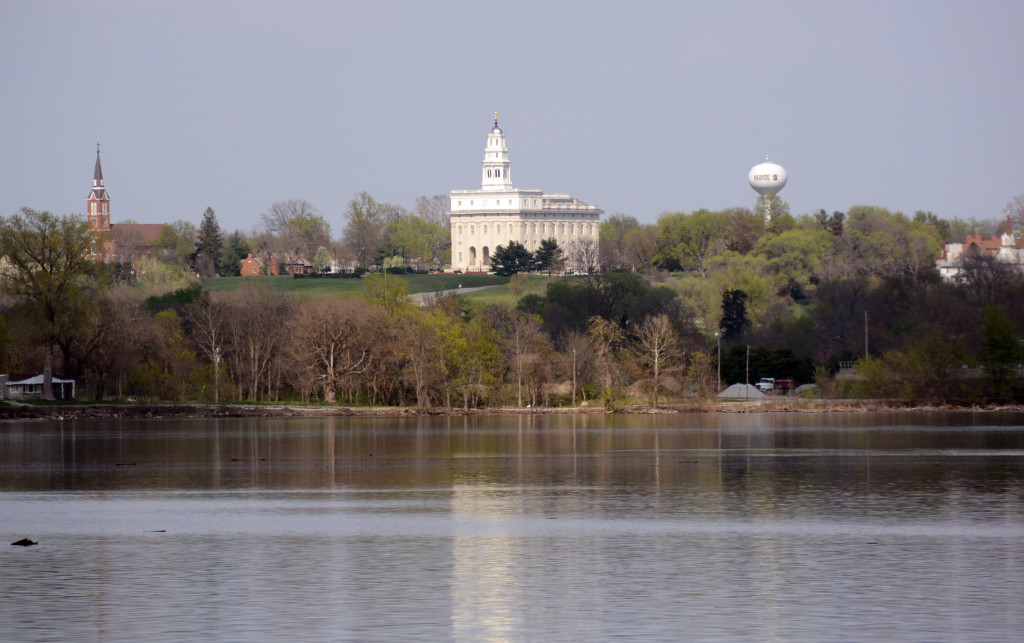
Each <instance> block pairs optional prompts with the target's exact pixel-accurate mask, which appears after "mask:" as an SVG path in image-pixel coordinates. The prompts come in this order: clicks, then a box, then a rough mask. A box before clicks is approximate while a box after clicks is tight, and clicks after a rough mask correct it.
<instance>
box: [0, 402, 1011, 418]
mask: <svg viewBox="0 0 1024 643" xmlns="http://www.w3.org/2000/svg"><path fill="white" fill-rule="evenodd" d="M909 412H971V413H995V412H1024V405H1018V404H1011V405H986V406H962V405H952V404H935V405H930V404H923V405H922V404H910V403H902V402H897V401H893V400H788V399H768V400H753V401H708V402H692V403H686V404H664V405H659V406H658V408H653V407H650V406H628V407H622V408H618V409H614V410H606V409H604V408H601V407H589V406H582V407H552V408H545V407H537V408H519V407H493V408H481V409H468V410H467V409H461V408H459V409H456V408H453V409H445V408H429V409H418V408H416V407H361V406H313V405H304V404H216V405H215V404H69V405H35V404H28V403H16V404H11V403H10V402H8V403H6V404H2V405H0V421H5V420H7V421H10V420H32V419H38V420H77V419H102V418H110V419H148V418H246V417H251V418H272V417H280V418H288V417H408V416H419V415H441V416H468V415H566V414H569V415H572V414H587V415H597V414H601V415H644V414H647V415H650V414H659V415H667V414H679V413H686V414H694V413H700V414H713V413H909Z"/></svg>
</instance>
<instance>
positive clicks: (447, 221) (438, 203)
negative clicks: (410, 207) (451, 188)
mask: <svg viewBox="0 0 1024 643" xmlns="http://www.w3.org/2000/svg"><path fill="white" fill-rule="evenodd" d="M451 204H452V203H451V198H450V197H449V196H448V195H447V194H435V195H434V196H430V197H428V196H418V197H416V208H415V214H416V216H418V217H419V218H421V219H423V220H424V221H426V222H427V223H430V224H433V225H439V226H444V227H446V228H451V227H452V223H451V212H449V209H450V208H451Z"/></svg>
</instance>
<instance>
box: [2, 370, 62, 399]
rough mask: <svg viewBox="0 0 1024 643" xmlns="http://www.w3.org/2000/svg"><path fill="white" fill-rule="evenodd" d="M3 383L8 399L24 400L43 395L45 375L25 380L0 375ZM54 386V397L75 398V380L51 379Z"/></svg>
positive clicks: (4, 393)
mask: <svg viewBox="0 0 1024 643" xmlns="http://www.w3.org/2000/svg"><path fill="white" fill-rule="evenodd" d="M0 382H2V383H3V389H4V390H3V395H4V397H5V398H6V399H11V400H24V399H32V398H41V397H42V396H43V376H42V375H35V376H33V377H29V378H26V379H23V380H13V381H12V380H10V379H9V376H7V375H2V376H0ZM50 382H51V385H52V387H53V397H54V398H56V399H58V400H73V399H74V398H75V380H63V379H60V378H59V377H53V378H51V379H50Z"/></svg>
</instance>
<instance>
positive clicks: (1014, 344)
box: [978, 306, 1021, 400]
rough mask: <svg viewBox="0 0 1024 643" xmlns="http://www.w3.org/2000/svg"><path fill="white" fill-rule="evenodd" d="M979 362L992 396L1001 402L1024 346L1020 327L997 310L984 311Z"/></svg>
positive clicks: (989, 308)
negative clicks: (990, 386) (988, 382)
mask: <svg viewBox="0 0 1024 643" xmlns="http://www.w3.org/2000/svg"><path fill="white" fill-rule="evenodd" d="M978 358H979V360H980V361H981V366H982V368H983V369H984V370H985V373H986V374H987V375H988V377H989V380H990V381H991V383H992V394H993V395H994V396H995V398H996V399H997V400H998V399H1001V398H1002V397H1003V389H1004V387H1005V385H1006V381H1007V380H1008V379H1009V378H1010V375H1011V374H1012V373H1013V371H1014V369H1015V367H1016V366H1017V365H1018V364H1019V363H1020V360H1021V346H1020V333H1019V332H1018V330H1017V326H1016V325H1015V324H1014V323H1013V320H1012V319H1010V318H1009V317H1007V315H1006V313H1004V312H1003V311H1002V310H1000V309H999V308H998V307H996V306H986V307H985V309H984V310H983V311H982V322H981V347H980V350H979V354H978Z"/></svg>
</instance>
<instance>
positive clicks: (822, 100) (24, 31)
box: [0, 0, 1024, 236]
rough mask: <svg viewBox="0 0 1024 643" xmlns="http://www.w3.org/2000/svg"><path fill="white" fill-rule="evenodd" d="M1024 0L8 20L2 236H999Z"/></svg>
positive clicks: (382, 0) (97, 0)
mask: <svg viewBox="0 0 1024 643" xmlns="http://www.w3.org/2000/svg"><path fill="white" fill-rule="evenodd" d="M1022 25H1024V3H1022V2H1020V1H1019V0H1011V1H1006V2H998V1H986V0H981V1H976V2H970V3H967V2H962V1H956V2H947V1H942V0H935V1H927V2H925V1H921V2H918V1H910V0H903V1H892V0H889V1H886V2H854V3H850V2H842V3H840V2H830V1H820V0H819V1H813V2H788V1H786V0H775V1H773V2H764V1H763V0H762V1H758V2H743V1H736V2H706V1H702V2H687V1H680V0H675V1H667V2H661V1H636V0H633V1H630V2H626V1H622V2H611V1H608V0H590V1H586V2H583V1H580V2H569V1H560V0H546V1H541V2H514V1H511V0H507V1H504V2H483V1H480V0H473V1H452V2H445V1H443V0H434V1H426V0H424V1H418V2H413V1H391V0H367V1H357V0H349V1H344V2H305V1H301V0H290V1H284V0H262V1H261V0H245V1H242V0H239V1H230V2H229V1H223V2H218V1H192V0H147V1H146V2H137V1H127V0H94V1H91V2H90V1H56V0H41V1H38V2H28V1H22V0H4V1H3V2H2V3H0V97H2V98H0V115H2V118H0V215H9V214H13V213H15V212H17V211H18V209H20V208H21V207H23V206H27V207H31V208H34V209H37V210H48V211H51V212H54V213H55V214H72V213H84V212H85V204H86V199H87V197H88V194H89V190H90V188H91V183H92V173H93V166H94V163H95V159H96V143H100V144H101V148H100V150H101V155H102V163H103V174H104V179H105V182H106V187H107V189H108V191H109V193H110V195H111V214H112V220H113V222H114V223H115V224H116V223H117V222H118V221H123V220H126V219H132V220H135V221H137V222H140V223H162V222H170V221H175V220H186V221H191V222H193V223H195V224H197V225H198V224H199V222H200V220H201V218H202V214H203V211H204V210H205V209H206V208H207V207H212V208H213V209H214V210H215V212H216V213H217V218H218V220H219V222H220V224H221V227H222V228H224V229H226V230H236V229H238V230H242V231H243V232H250V231H252V230H253V229H255V228H256V227H257V226H258V225H259V217H260V214H261V213H263V212H265V211H266V210H267V209H268V208H269V206H270V205H271V204H273V203H275V202H278V201H284V200H288V199H305V200H306V201H309V202H310V203H311V204H313V206H314V207H316V208H317V210H318V211H319V212H320V213H321V214H322V215H323V216H324V218H325V219H326V220H327V221H328V223H330V224H331V227H332V231H333V232H334V233H335V235H336V236H340V233H341V230H342V228H343V227H344V214H345V211H346V209H347V207H348V202H349V200H351V199H352V198H353V197H354V196H355V195H356V194H358V193H360V192H363V191H365V192H368V193H370V194H371V195H372V196H373V197H374V198H375V199H377V200H378V201H384V202H389V203H395V204H398V205H401V206H404V207H406V208H410V209H411V208H413V206H414V204H415V200H416V198H417V197H418V196H421V195H423V196H430V195H435V194H447V193H448V192H449V191H450V190H453V189H475V188H478V187H479V186H480V164H481V162H482V160H483V151H484V145H485V143H486V134H487V132H488V130H489V129H490V127H491V126H492V124H493V112H494V111H495V110H497V111H498V118H499V121H500V125H501V127H502V129H503V130H504V132H505V134H506V138H507V143H508V148H509V156H510V159H511V163H512V179H513V184H514V186H515V187H520V188H530V189H541V190H545V191H546V192H558V193H568V194H571V195H572V196H574V197H576V198H578V199H580V200H581V201H584V202H586V203H592V204H597V205H598V206H599V207H601V208H602V209H603V210H604V211H605V213H606V214H605V216H607V215H610V214H614V213H622V214H627V215H631V216H634V217H636V218H637V219H638V220H640V221H641V222H642V223H654V222H655V221H656V220H657V218H658V216H659V215H661V214H662V213H664V212H679V211H686V212H691V211H694V210H697V209H700V208H707V209H712V210H716V209H722V208H729V207H737V206H739V207H750V208H752V207H753V206H754V202H755V199H756V197H757V194H756V193H755V192H754V191H753V190H752V189H751V188H750V186H749V185H748V184H747V173H748V171H749V170H750V168H751V167H753V166H754V165H756V164H758V163H760V162H761V161H762V160H763V159H764V157H765V155H766V154H771V159H772V161H774V162H777V163H779V164H781V165H783V166H784V167H785V168H786V171H787V173H788V175H789V182H788V184H787V185H786V187H785V188H784V189H783V191H782V192H781V193H780V195H779V196H780V197H781V198H782V199H783V200H784V201H786V202H787V203H788V204H789V206H790V210H791V212H792V213H793V214H803V213H810V212H816V211H818V210H819V209H825V210H827V211H829V212H832V211H835V210H843V211H845V210H846V209H848V208H850V207H851V206H854V205H876V206H882V207H886V208H889V209H890V210H894V211H896V210H898V211H902V212H905V213H907V214H913V213H914V212H915V211H917V210H925V211H930V212H933V213H935V214H937V215H938V216H940V217H944V218H952V217H960V218H964V219H969V218H975V219H979V220H985V219H996V218H999V217H1001V216H1002V215H1003V211H1004V208H1005V206H1006V204H1007V203H1008V202H1010V201H1011V200H1012V199H1013V197H1014V196H1016V195H1020V194H1024V82H1022V80H1024V38H1021V36H1020V30H1021V28H1022Z"/></svg>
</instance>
